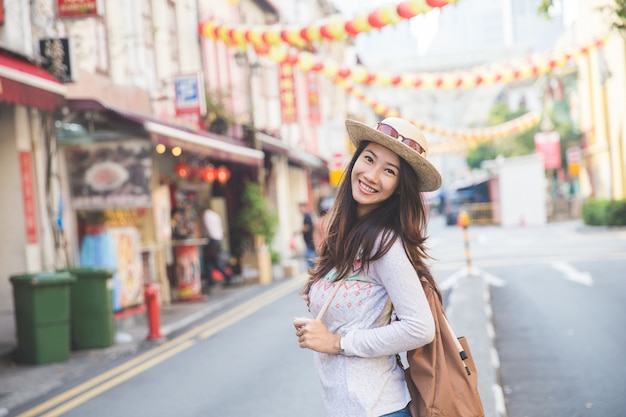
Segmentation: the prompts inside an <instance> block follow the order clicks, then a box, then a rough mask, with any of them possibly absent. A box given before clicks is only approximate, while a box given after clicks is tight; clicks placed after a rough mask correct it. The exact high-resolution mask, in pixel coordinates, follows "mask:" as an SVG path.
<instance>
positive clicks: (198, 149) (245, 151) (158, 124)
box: [67, 99, 265, 166]
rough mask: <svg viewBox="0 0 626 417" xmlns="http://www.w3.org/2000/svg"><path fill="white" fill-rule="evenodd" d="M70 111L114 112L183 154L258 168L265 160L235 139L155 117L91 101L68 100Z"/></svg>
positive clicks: (260, 153) (258, 152) (158, 141)
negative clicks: (177, 148) (178, 148)
mask: <svg viewBox="0 0 626 417" xmlns="http://www.w3.org/2000/svg"><path fill="white" fill-rule="evenodd" d="M67 106H68V108H69V109H71V110H95V111H103V112H111V113H113V114H115V115H117V116H119V117H121V118H123V119H125V120H128V121H130V122H132V123H135V124H139V125H140V126H141V127H142V128H143V129H144V130H145V131H146V132H147V133H148V136H149V138H150V140H151V141H152V142H153V143H162V144H164V145H165V146H167V147H168V148H172V147H174V146H179V147H181V148H182V149H183V151H187V152H193V153H197V154H200V155H203V156H207V157H209V158H212V159H217V160H222V161H229V162H236V163H241V164H246V165H251V166H258V165H260V164H261V162H262V161H263V159H264V158H265V154H264V153H263V152H262V151H259V150H256V149H252V148H249V147H246V146H242V145H238V144H236V143H233V141H234V139H231V138H228V137H226V136H221V135H217V134H214V133H210V132H203V131H201V130H193V129H191V128H187V127H183V126H178V125H175V124H172V123H166V122H163V121H161V120H159V119H157V118H155V117H152V116H146V115H141V114H138V113H134V112H131V111H127V110H123V109H119V108H116V107H114V106H109V105H105V104H103V103H101V102H99V101H97V100H92V99H71V100H68V101H67Z"/></svg>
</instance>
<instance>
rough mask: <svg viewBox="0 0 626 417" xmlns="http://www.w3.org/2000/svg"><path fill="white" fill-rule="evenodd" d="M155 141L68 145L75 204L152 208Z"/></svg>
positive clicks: (91, 207) (94, 207) (95, 207)
mask: <svg viewBox="0 0 626 417" xmlns="http://www.w3.org/2000/svg"><path fill="white" fill-rule="evenodd" d="M150 150H151V143H150V141H147V140H125V141H123V142H103V143H86V144H80V145H78V144H77V145H71V146H67V147H66V148H65V156H66V159H67V167H68V174H69V176H68V177H69V184H70V192H71V194H72V207H73V208H74V209H77V210H78V209H80V210H102V209H110V208H120V207H126V208H131V207H150V206H151V205H152V198H151V193H150V177H151V172H152V162H151V158H150Z"/></svg>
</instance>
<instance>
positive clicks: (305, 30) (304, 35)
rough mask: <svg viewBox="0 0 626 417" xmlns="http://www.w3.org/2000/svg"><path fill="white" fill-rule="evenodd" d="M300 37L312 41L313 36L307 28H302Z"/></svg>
mask: <svg viewBox="0 0 626 417" xmlns="http://www.w3.org/2000/svg"><path fill="white" fill-rule="evenodd" d="M299 33H300V37H301V38H302V39H304V40H305V41H307V42H311V38H310V37H309V33H308V32H307V28H302V29H300V32H299Z"/></svg>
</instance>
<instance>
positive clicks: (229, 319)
mask: <svg viewBox="0 0 626 417" xmlns="http://www.w3.org/2000/svg"><path fill="white" fill-rule="evenodd" d="M305 278H306V277H305V275H301V276H300V277H299V278H293V279H290V280H289V281H287V282H285V283H284V284H281V285H279V286H277V287H275V288H272V289H271V290H268V291H267V292H264V293H262V294H259V295H257V296H256V297H254V298H252V299H250V300H248V301H246V302H245V303H243V304H240V305H238V306H237V307H235V308H233V309H231V310H229V311H228V312H226V313H224V314H222V315H220V316H218V317H215V318H214V319H212V320H210V321H208V322H206V323H204V324H201V325H199V326H196V327H194V328H193V329H191V330H189V331H187V332H185V333H183V334H181V335H179V336H177V337H176V338H174V339H172V340H169V341H167V342H164V343H163V344H162V345H160V346H158V347H156V348H153V349H151V350H149V351H148V352H146V353H143V354H141V355H140V356H138V357H136V358H134V359H131V360H129V361H127V362H124V363H123V364H121V365H119V366H117V367H115V368H113V369H110V370H109V371H107V372H105V373H103V374H100V375H98V376H96V377H94V378H91V379H90V380H88V381H86V382H84V383H82V384H80V385H77V386H76V387H74V388H72V389H70V390H68V391H65V392H63V393H61V394H59V395H57V396H55V397H53V398H51V399H49V400H48V401H45V402H43V403H41V404H39V405H37V406H35V407H33V408H31V409H29V410H27V411H25V412H23V413H22V414H20V415H18V416H17V417H34V416H37V415H39V414H41V413H43V412H45V411H47V410H50V409H52V408H53V407H55V406H57V405H58V404H61V403H63V402H65V401H68V400H69V399H70V398H73V397H75V396H77V395H80V394H81V393H83V392H85V391H88V390H90V389H92V388H93V387H96V386H98V385H99V384H103V383H104V381H107V380H109V379H112V378H114V377H116V375H119V374H123V373H125V372H127V373H129V374H132V375H131V376H134V375H136V374H137V373H139V372H137V373H133V372H134V370H133V368H135V367H136V368H137V369H142V371H143V370H145V369H147V367H144V365H141V363H142V362H144V361H146V363H147V364H151V365H149V366H153V365H154V364H157V363H159V362H161V361H162V360H164V359H166V358H169V357H170V356H172V355H173V354H175V353H178V350H179V348H180V350H184V349H187V348H188V347H190V346H188V345H187V343H188V341H189V340H190V339H192V338H194V337H196V336H198V335H200V338H202V339H206V338H208V337H210V336H212V335H214V334H216V333H217V332H219V331H221V330H223V329H224V328H226V327H228V326H230V325H232V324H234V323H235V322H237V321H238V320H241V319H243V318H245V317H247V316H249V315H250V314H252V313H254V312H255V311H257V310H259V309H261V308H262V307H264V306H266V305H268V304H270V303H272V302H274V301H276V300H278V299H279V298H282V297H284V296H285V295H287V294H289V293H291V292H293V291H295V290H296V289H299V288H301V287H302V285H303V283H304V280H305ZM193 343H194V342H192V344H193ZM170 352H173V353H171V354H170ZM159 355H162V356H163V357H164V359H160V357H158V356H159ZM155 356H157V358H154V357H155ZM151 358H154V359H151ZM142 371H140V372H142ZM122 376H123V375H122ZM131 376H129V377H127V378H123V379H120V380H119V382H117V383H120V382H123V381H125V380H126V379H128V378H130V377H131ZM119 378H121V377H119ZM117 379H118V378H115V379H112V380H117ZM103 385H106V386H108V383H107V384H103ZM114 385H116V384H114ZM112 386H113V385H112ZM112 386H109V387H108V388H106V389H105V390H103V391H99V388H94V389H93V390H92V391H98V392H97V394H94V395H92V396H91V397H89V398H92V397H93V396H95V395H98V394H100V393H102V392H104V391H106V390H108V389H110V388H111V387H112ZM88 394H89V393H88ZM88 394H85V395H88ZM81 398H82V396H81ZM85 401H86V400H85ZM82 402H84V401H81V402H80V403H82ZM70 403H73V401H72V402H68V404H70ZM80 403H78V404H80ZM78 404H76V405H78ZM76 405H74V406H73V407H75V406H76ZM73 407H71V408H73ZM59 408H61V407H59ZM59 408H57V409H56V410H58V409H59ZM71 408H67V409H64V411H63V412H65V411H67V410H69V409H71ZM56 410H55V411H54V412H56ZM53 415H59V414H46V415H45V417H51V416H53Z"/></svg>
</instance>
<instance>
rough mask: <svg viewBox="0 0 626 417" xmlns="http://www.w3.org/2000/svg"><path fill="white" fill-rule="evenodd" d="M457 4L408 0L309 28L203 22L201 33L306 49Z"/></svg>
mask: <svg viewBox="0 0 626 417" xmlns="http://www.w3.org/2000/svg"><path fill="white" fill-rule="evenodd" d="M456 2H457V0H408V1H402V2H400V3H398V4H391V5H385V6H382V7H380V8H377V9H375V10H373V11H371V12H369V13H362V14H357V15H356V16H355V17H354V18H353V19H349V20H346V19H345V18H344V17H343V16H342V15H340V14H336V15H333V16H331V17H329V18H327V19H323V20H320V21H317V22H314V23H313V24H311V25H309V26H295V27H294V26H286V25H271V26H247V25H238V26H231V25H222V24H220V23H219V22H217V21H215V20H211V21H208V22H202V23H200V25H199V28H198V30H199V31H200V34H202V35H203V36H206V37H207V38H213V39H217V40H220V41H222V42H224V43H226V44H227V45H229V46H239V47H243V46H245V45H246V44H251V45H253V46H254V47H267V46H272V45H279V44H288V45H292V46H296V47H299V48H304V47H306V46H307V45H309V44H311V43H312V42H317V41H322V40H327V41H339V40H343V39H346V38H348V37H354V36H357V35H359V34H360V33H367V32H370V31H372V30H374V29H380V28H382V27H384V26H387V25H394V24H397V23H399V22H401V21H402V20H406V19H411V18H413V17H415V16H417V15H419V14H425V13H428V12H430V11H432V10H433V9H436V8H442V7H444V6H446V5H448V4H450V3H456Z"/></svg>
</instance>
